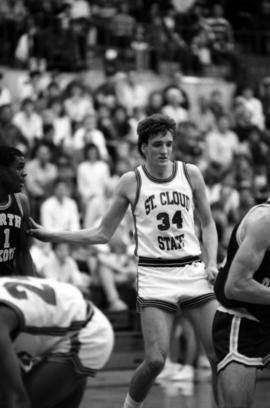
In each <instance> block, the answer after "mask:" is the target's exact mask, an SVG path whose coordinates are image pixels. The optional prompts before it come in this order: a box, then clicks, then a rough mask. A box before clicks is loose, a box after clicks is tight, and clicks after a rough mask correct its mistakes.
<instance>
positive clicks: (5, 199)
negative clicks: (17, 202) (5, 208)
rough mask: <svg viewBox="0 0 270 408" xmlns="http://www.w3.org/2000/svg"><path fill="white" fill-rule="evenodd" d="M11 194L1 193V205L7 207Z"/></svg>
mask: <svg viewBox="0 0 270 408" xmlns="http://www.w3.org/2000/svg"><path fill="white" fill-rule="evenodd" d="M8 200H9V194H8V193H7V192H6V191H0V205H5V204H7V203H8Z"/></svg>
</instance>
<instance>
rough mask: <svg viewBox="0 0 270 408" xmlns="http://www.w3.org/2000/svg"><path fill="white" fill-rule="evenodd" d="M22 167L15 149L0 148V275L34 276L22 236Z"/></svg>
mask: <svg viewBox="0 0 270 408" xmlns="http://www.w3.org/2000/svg"><path fill="white" fill-rule="evenodd" d="M24 166H25V159H24V156H23V154H22V153H21V152H20V151H19V150H17V149H15V148H14V147H11V146H0V276H8V275H13V274H16V275H34V267H33V262H32V258H31V255H30V252H29V236H28V235H27V234H26V229H27V222H28V218H29V202H28V199H27V197H26V196H25V195H24V194H22V193H21V189H22V186H23V184H24V178H25V176H26V174H25V172H24Z"/></svg>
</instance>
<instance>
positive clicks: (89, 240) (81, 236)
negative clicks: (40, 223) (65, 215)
mask: <svg viewBox="0 0 270 408" xmlns="http://www.w3.org/2000/svg"><path fill="white" fill-rule="evenodd" d="M44 238H45V240H46V241H49V242H66V243H68V244H81V245H95V244H106V243H107V242H108V240H109V237H108V236H106V235H105V234H104V233H102V232H100V231H99V230H98V229H97V228H92V229H82V230H78V231H61V232H58V231H57V232H56V231H49V230H47V231H46V235H44Z"/></svg>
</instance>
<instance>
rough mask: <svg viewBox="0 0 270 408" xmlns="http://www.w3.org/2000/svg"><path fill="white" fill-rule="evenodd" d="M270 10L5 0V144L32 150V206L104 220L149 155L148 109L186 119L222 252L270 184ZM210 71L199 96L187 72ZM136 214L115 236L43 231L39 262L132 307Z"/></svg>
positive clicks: (51, 222) (64, 216)
mask: <svg viewBox="0 0 270 408" xmlns="http://www.w3.org/2000/svg"><path fill="white" fill-rule="evenodd" d="M269 16H270V1H269V0H262V1H259V2H254V1H251V0H250V1H248V0H245V1H240V0H239V1H237V2H235V1H232V0H227V1H226V0H224V1H217V2H216V1H215V2H213V1H210V0H209V1H207V0H204V1H203V0H199V1H194V0H185V1H183V0H178V1H177V0H175V1H169V0H167V1H165V0H163V1H161V0H155V1H152V0H151V1H150V0H149V1H143V0H132V1H123V0H39V1H35V0H1V2H0V33H1V34H0V37H1V48H0V64H1V66H2V70H1V73H0V144H11V145H13V146H15V147H18V148H19V149H21V150H22V151H23V152H24V153H25V156H26V159H27V166H26V171H27V178H26V185H25V190H26V193H27V195H28V197H29V199H30V203H31V212H32V216H33V218H35V219H36V220H37V221H39V222H40V223H42V224H43V225H44V226H46V227H48V228H55V229H58V230H59V229H69V230H75V229H78V228H81V227H85V228H87V227H89V226H92V225H94V224H95V223H96V222H98V220H99V218H100V217H101V216H102V214H103V212H104V210H105V209H106V207H107V206H108V204H109V202H110V198H111V196H112V193H113V190H114V187H115V183H116V182H117V180H118V179H119V177H120V176H121V175H122V174H123V172H125V171H127V170H130V169H133V168H134V167H135V166H136V165H137V164H139V163H140V157H139V155H138V153H137V148H136V143H137V135H136V126H137V123H138V121H139V120H140V119H142V118H144V117H145V116H146V115H150V114H153V113H157V112H161V113H165V114H168V115H170V116H171V117H173V118H174V119H175V120H176V123H177V136H176V141H175V150H174V156H175V159H179V160H184V161H188V162H191V163H195V164H197V165H198V166H199V167H200V169H201V171H202V173H203V175H204V177H205V181H206V184H207V190H208V195H209V201H210V203H211V207H212V211H213V215H214V218H215V221H216V224H217V228H218V234H219V253H218V261H219V263H221V262H222V260H223V257H224V254H225V250H226V247H227V244H228V237H229V234H230V231H231V228H232V226H233V225H234V223H235V222H236V221H238V220H239V219H240V217H241V216H242V215H243V213H244V212H245V211H246V210H247V209H248V208H250V207H251V206H252V205H253V204H254V203H259V202H262V201H264V200H265V199H266V198H267V197H268V196H269V177H270V166H269V150H270V76H269V77H268V75H267V63H266V64H265V61H267V56H268V54H269V52H270V48H269V46H270V42H269V40H270V36H269V34H270V31H269V24H268V21H269ZM252 61H257V62H255V65H254V63H253V64H252ZM258 61H259V62H258ZM90 71H91V72H94V71H95V72H97V73H98V74H97V77H99V80H98V81H95V80H93V79H92V80H91V81H89V80H87V75H85V73H86V72H90ZM10 72H12V73H13V76H12V78H16V81H15V80H13V81H12V83H11V82H10V81H9V80H8V78H10V76H9V74H10ZM14 72H18V75H17V76H14ZM63 73H69V75H70V76H64V75H63ZM101 73H102V79H100V76H98V75H100V74H101ZM144 73H145V75H146V76H147V75H148V76H147V78H151V77H150V76H149V73H151V75H152V76H154V78H155V82H154V83H155V84H158V85H156V86H152V87H148V86H145V84H144V82H143V81H142V78H143V75H144ZM209 77H214V78H215V80H216V84H217V86H216V87H215V88H214V89H213V88H212V89H211V91H210V92H208V93H205V92H200V89H199V88H198V89H197V93H196V94H197V97H196V100H195V101H194V98H191V96H190V95H189V93H188V92H187V90H186V88H185V86H184V84H185V78H199V79H202V80H203V79H205V78H209ZM92 78H93V77H92ZM94 78H95V77H94ZM147 80H148V79H147ZM14 81H15V82H14ZM218 81H221V82H220V83H222V86H219V85H218V83H219V82H218ZM224 84H225V85H224ZM230 84H233V92H232V93H231V95H230V99H229V101H228V100H227V99H226V98H225V94H224V93H223V90H224V89H225V90H226V87H229V86H230ZM225 99H226V101H225ZM193 104H196V114H194V106H193ZM129 215H130V214H129ZM129 215H128V217H127V219H125V220H124V221H123V223H122V225H121V228H120V229H119V231H118V233H116V234H115V236H114V237H113V239H112V241H111V242H110V244H108V245H106V246H105V245H102V246H95V247H93V248H90V249H89V248H82V247H72V248H69V247H68V246H67V245H65V244H61V245H56V246H53V247H52V246H50V245H47V244H42V243H40V242H33V246H32V254H33V258H34V261H35V263H36V268H37V271H38V273H39V274H40V275H41V276H51V275H52V274H53V277H54V278H56V279H61V280H66V281H70V282H72V283H74V284H75V285H77V286H78V287H80V288H81V289H82V290H83V291H84V293H85V294H86V295H87V296H91V294H92V293H93V288H94V287H95V286H98V287H101V288H102V295H100V296H101V297H100V298H98V299H97V302H99V303H100V305H101V307H103V308H105V309H107V310H111V311H121V310H126V309H130V308H135V279H136V266H135V265H136V263H135V260H134V255H133V250H134V243H133V231H132V229H131V225H132V222H131V220H130V218H129ZM121 287H125V289H126V290H125V291H124V292H121V290H119V288H121ZM123 293H124V294H123ZM120 295H121V296H120Z"/></svg>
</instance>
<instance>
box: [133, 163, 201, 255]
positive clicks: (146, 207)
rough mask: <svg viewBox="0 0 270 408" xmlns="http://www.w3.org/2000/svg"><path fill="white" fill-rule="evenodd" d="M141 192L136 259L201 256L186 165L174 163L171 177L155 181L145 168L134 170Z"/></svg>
mask: <svg viewBox="0 0 270 408" xmlns="http://www.w3.org/2000/svg"><path fill="white" fill-rule="evenodd" d="M135 173H136V177H137V183H138V190H137V198H136V203H135V205H134V208H133V215H134V221H135V238H136V252H135V253H136V255H137V256H139V257H147V258H156V259H157V258H159V259H160V258H161V259H182V258H186V257H187V258H188V257H190V256H191V257H192V256H198V255H200V253H201V249H200V243H199V240H198V238H197V236H196V234H195V226H194V202H193V193H192V188H191V185H190V182H189V180H188V174H187V170H186V165H185V163H183V162H180V161H177V162H174V166H173V172H172V175H171V176H170V177H169V178H168V179H166V180H164V179H162V180H161V179H156V178H154V177H152V176H151V175H150V174H149V173H148V172H147V169H146V167H145V166H139V167H137V168H136V170H135Z"/></svg>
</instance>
